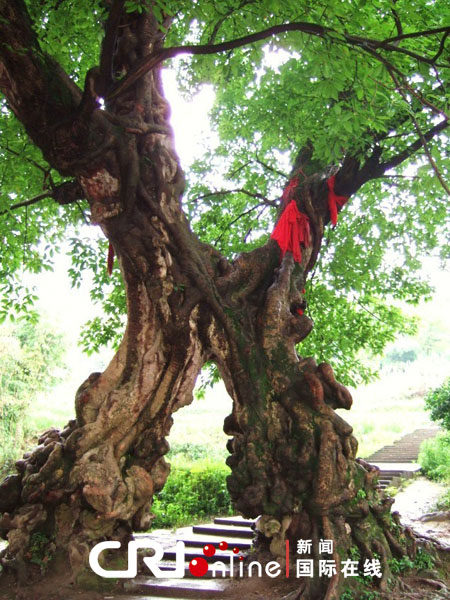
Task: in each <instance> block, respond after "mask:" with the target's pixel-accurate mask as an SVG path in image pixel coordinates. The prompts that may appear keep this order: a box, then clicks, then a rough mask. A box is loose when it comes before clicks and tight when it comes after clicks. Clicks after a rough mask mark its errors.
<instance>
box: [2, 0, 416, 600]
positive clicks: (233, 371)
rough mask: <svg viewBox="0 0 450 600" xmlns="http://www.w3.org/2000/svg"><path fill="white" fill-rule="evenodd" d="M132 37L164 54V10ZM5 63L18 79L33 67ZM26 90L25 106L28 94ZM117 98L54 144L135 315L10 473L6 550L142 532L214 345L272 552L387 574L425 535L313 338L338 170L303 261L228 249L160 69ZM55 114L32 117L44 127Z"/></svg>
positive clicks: (250, 502)
mask: <svg viewBox="0 0 450 600" xmlns="http://www.w3.org/2000/svg"><path fill="white" fill-rule="evenodd" d="M11 10H12V9H11ZM9 19H10V20H11V19H13V17H12V16H11V15H9ZM121 35H122V36H125V35H126V36H127V37H128V39H127V44H128V45H127V48H128V50H127V52H128V53H127V54H126V55H125V56H122V57H120V54H118V57H120V60H122V63H123V64H118V63H119V58H118V57H116V59H115V60H116V64H115V67H116V69H117V70H119V68H123V69H125V70H127V68H129V66H130V65H129V64H127V62H126V61H127V60H130V61H131V58H130V49H129V48H130V40H134V42H135V46H133V48H135V50H133V52H137V53H139V51H141V52H143V53H148V52H150V51H151V50H152V48H154V46H155V45H157V44H158V43H159V41H158V40H159V39H160V37H161V36H160V35H158V32H157V29H155V22H154V21H152V19H151V15H144V16H143V17H139V16H136V19H135V22H134V23H132V24H130V25H129V26H128V27H126V28H123V29H122V34H121ZM13 37H14V36H12V38H13ZM14 39H15V38H14ZM11 43H12V42H11ZM118 47H119V48H120V39H119V41H118ZM140 49H141V50H140ZM142 49H145V50H142ZM14 56H15V55H14ZM29 56H32V54H30V53H29V54H27V55H24V54H23V53H22V54H20V53H19V54H18V57H19V60H24V61H25V60H29ZM136 58H140V56H139V54H138V55H137V56H134V59H133V60H136ZM25 66H26V65H25ZM3 68H4V70H5V71H7V74H8V77H9V78H11V79H12V78H13V77H14V75H15V69H16V68H17V69H19V68H20V69H23V68H24V65H19V67H17V66H16V65H15V63H13V62H11V63H10V64H9V63H7V62H5V64H4V65H3ZM94 83H95V82H94ZM101 83H102V82H100V84H101ZM32 84H33V82H30V85H32ZM96 84H98V85H100V84H99V83H98V80H97V83H96ZM86 89H87V90H89V89H90V88H89V86H87V87H86ZM8 90H9V88H8V86H6V91H5V93H6V94H7V96H8V93H9V96H8V98H10V102H11V105H12V107H13V109H14V110H15V112H16V114H17V115H18V116H19V118H21V115H22V112H23V110H24V104H23V102H24V101H25V100H26V98H25V100H23V98H22V99H18V98H17V97H16V96H17V90H16V89H15V88H14V89H11V91H10V92H8ZM32 93H33V90H31V91H30V95H32ZM74 95H76V94H74ZM50 108H51V107H50ZM50 108H49V107H48V106H47V107H46V108H45V110H47V111H48V110H50ZM106 109H107V110H106V111H105V112H103V111H100V110H97V109H96V104H95V98H94V97H89V94H87V93H86V92H85V97H84V99H83V100H82V101H81V104H79V105H78V107H77V109H76V110H75V112H74V113H73V114H72V117H71V118H70V119H69V121H67V120H66V121H63V122H62V123H60V124H58V125H56V126H55V127H54V128H53V130H52V132H51V134H49V135H48V136H47V137H46V138H45V139H44V140H42V139H41V143H42V144H43V146H44V147H43V151H44V154H45V155H46V157H48V159H49V160H50V161H51V162H52V164H53V165H54V166H55V167H57V168H59V169H60V170H61V171H63V172H66V173H70V174H72V175H75V176H76V177H77V178H78V180H79V182H80V183H81V185H82V187H83V189H84V190H85V193H86V196H87V198H88V199H89V202H90V204H91V210H92V216H93V220H94V221H95V222H96V223H98V224H100V225H101V227H102V229H103V231H104V232H105V234H106V235H107V237H108V238H109V239H110V241H111V242H112V244H113V247H114V250H115V252H116V254H117V256H118V260H119V263H120V267H121V270H122V275H123V278H124V281H125V285H126V291H127V302H128V325H127V330H126V332H125V335H124V339H123V342H122V344H121V347H120V349H119V351H118V352H117V354H116V356H115V357H114V359H113V360H112V362H111V364H110V365H109V366H108V368H107V369H106V371H105V372H104V373H93V374H92V375H90V376H89V377H88V379H87V380H86V381H85V382H84V383H83V384H82V385H81V387H80V389H79V390H78V392H77V394H76V400H75V408H76V419H75V420H73V421H71V422H70V423H69V424H68V426H67V427H66V429H65V430H64V431H62V432H59V431H57V430H50V431H48V432H46V433H45V434H44V435H43V436H42V437H41V439H40V445H39V446H38V447H37V448H36V449H35V450H34V451H33V452H32V453H30V454H29V455H27V456H25V457H24V459H23V460H21V461H19V462H18V463H17V474H16V475H13V476H11V477H9V478H8V479H7V480H6V481H5V482H3V484H2V485H1V487H0V512H1V513H3V515H2V517H1V519H0V531H1V533H2V535H3V536H4V537H5V538H6V539H8V541H9V546H8V548H7V550H6V551H5V552H4V553H3V564H4V565H5V566H7V567H10V568H12V569H14V570H16V572H17V573H18V576H19V577H20V578H21V579H22V580H23V581H24V580H25V579H27V578H28V566H29V563H30V558H31V555H32V552H33V550H32V547H33V540H34V539H35V537H34V536H36V534H40V535H45V536H46V538H45V539H46V540H48V542H47V549H46V550H47V551H48V552H50V553H53V554H54V555H55V556H57V557H58V556H59V557H62V558H65V557H67V556H68V558H69V563H70V567H71V570H72V572H73V574H75V575H76V574H77V573H79V572H80V570H82V569H83V568H84V567H85V566H86V565H87V559H88V553H89V549H90V548H91V547H92V546H93V545H94V543H96V542H98V541H100V540H104V539H105V538H106V539H115V540H120V541H122V542H125V541H126V540H127V539H129V538H130V536H131V535H132V531H136V530H141V529H144V530H145V529H147V528H148V526H149V524H150V520H151V517H150V511H151V502H152V497H153V494H154V492H155V491H158V490H160V489H161V488H162V487H163V485H164V482H165V481H166V478H167V476H168V472H169V466H168V464H167V463H166V462H165V460H164V458H163V456H164V454H165V453H166V452H167V450H168V444H167V441H166V439H165V438H166V436H167V434H168V433H169V430H170V426H171V423H172V417H171V415H172V413H173V412H174V411H175V410H177V409H178V408H180V407H182V406H183V405H186V404H188V403H189V402H191V400H192V390H193V387H194V384H195V380H196V377H197V375H198V373H199V371H200V369H201V367H202V365H203V363H204V362H205V360H209V359H212V360H214V361H215V362H216V363H217V365H218V367H219V369H220V372H221V375H222V377H223V379H224V381H225V383H226V386H227V389H228V392H229V394H230V396H231V397H232V399H233V411H232V414H231V415H230V416H229V417H228V418H227V419H226V422H225V432H226V433H227V434H228V435H230V436H233V437H232V439H231V440H230V442H229V444H228V447H229V449H230V457H229V459H228V464H229V466H230V467H231V469H232V474H231V475H230V477H229V481H228V485H229V490H230V493H231V496H232V499H233V502H234V506H235V508H236V510H238V511H239V512H241V513H242V514H243V515H245V516H249V517H259V522H258V528H259V531H260V533H261V535H260V536H259V538H258V545H257V547H258V549H260V550H261V551H263V550H264V549H266V550H267V551H268V553H269V554H270V555H271V556H272V557H273V556H275V557H277V559H278V560H279V561H280V562H283V561H284V560H285V547H286V545H285V541H286V540H289V541H290V542H291V545H290V547H291V559H292V560H293V558H294V557H295V553H296V543H297V540H300V539H312V540H313V542H314V544H313V552H314V554H313V555H312V556H313V557H314V558H319V557H318V554H317V542H318V540H320V539H322V538H323V539H328V540H332V541H334V542H335V545H334V551H333V554H332V558H333V559H334V560H335V561H336V565H337V567H338V572H337V574H336V575H334V576H333V577H331V578H330V579H328V578H324V577H322V578H320V577H317V576H316V577H314V578H305V579H303V580H301V582H302V583H301V585H302V588H301V591H302V594H303V595H302V596H301V597H302V599H304V600H307V599H308V598H322V597H326V598H337V597H338V592H339V589H340V585H341V581H342V575H341V573H340V570H339V565H340V564H341V563H342V562H343V561H344V560H345V559H347V558H349V557H351V556H354V548H355V547H356V548H357V549H358V552H359V555H360V557H361V559H362V560H364V559H365V558H373V557H374V556H375V555H377V556H379V557H380V559H381V563H382V569H383V578H382V579H381V580H380V586H381V587H383V586H385V584H386V580H387V577H388V575H389V568H388V565H387V559H388V558H389V557H390V556H392V555H396V556H398V555H401V554H403V553H405V552H408V553H410V554H411V553H413V552H414V542H413V540H412V538H411V537H410V536H409V535H408V533H407V532H404V531H403V530H402V529H401V528H400V527H399V526H398V524H397V523H396V522H394V521H393V520H392V517H391V516H390V501H389V500H386V499H383V498H382V497H381V496H380V495H379V493H378V491H377V490H376V477H377V473H376V471H375V470H373V469H372V468H371V467H369V466H368V465H365V464H363V463H361V462H358V461H357V460H356V459H355V456H356V449H357V443H356V440H355V439H354V437H353V436H352V429H351V427H350V426H349V425H348V424H347V423H345V421H343V420H342V419H341V418H340V417H339V416H338V415H337V413H336V412H335V410H334V409H335V408H338V407H339V408H347V409H349V408H350V406H351V397H350V394H349V393H348V391H347V390H346V389H345V388H344V387H343V386H342V385H340V384H339V383H337V382H336V381H335V379H334V376H333V373H332V370H331V368H330V366H329V365H326V364H321V365H317V364H316V363H315V362H314V360H313V359H308V358H306V359H304V358H300V357H299V356H298V355H297V352H296V344H297V343H299V342H300V341H301V340H302V339H304V338H305V337H306V335H307V334H308V333H309V331H310V330H311V328H312V322H311V321H310V320H309V319H308V318H307V317H306V316H305V315H300V314H299V313H298V312H297V311H298V309H299V308H302V307H304V305H305V299H304V295H303V292H302V289H303V287H304V283H305V278H306V275H307V272H308V270H309V269H310V268H311V266H312V264H313V263H314V262H315V260H316V258H317V253H318V251H319V247H320V242H321V239H322V235H323V224H324V223H326V222H327V221H328V219H329V215H328V209H327V188H326V184H325V182H324V179H323V178H320V177H319V176H313V177H310V178H308V179H305V181H304V182H303V183H302V185H300V186H299V187H298V189H297V196H296V200H297V203H298V206H299V207H300V209H301V210H302V211H304V212H306V213H307V214H308V215H309V217H310V220H311V224H312V230H313V231H312V234H313V244H312V246H311V248H308V249H304V253H303V260H302V263H301V264H294V262H293V259H292V255H291V254H290V253H288V254H287V255H286V256H285V257H284V258H283V260H282V261H281V263H280V257H279V250H278V247H277V246H276V244H275V242H272V241H271V242H269V243H268V244H267V245H266V246H264V247H262V248H260V249H259V250H256V251H254V252H251V253H248V254H244V255H242V256H240V257H239V258H237V259H236V260H235V261H234V262H233V263H228V262H227V261H226V260H225V259H223V258H222V257H221V256H220V255H218V254H216V253H215V252H214V251H213V250H212V249H211V248H207V247H205V246H204V245H202V244H201V243H200V242H199V241H198V240H197V239H196V238H195V236H194V235H193V234H192V232H191V231H190V229H189V227H188V225H187V223H186V220H185V217H184V215H183V213H182V210H181V207H180V195H181V194H182V192H183V187H184V180H183V175H182V172H181V169H180V166H179V162H178V159H177V157H176V155H175V152H174V149H173V139H172V134H171V131H170V128H169V126H168V120H167V119H168V106H167V103H166V101H165V100H164V97H163V92H162V88H161V83H160V74H159V71H158V70H157V69H155V70H153V71H152V72H151V73H150V74H148V75H146V76H145V77H143V78H142V79H141V80H139V82H138V83H137V84H136V85H135V86H134V87H133V88H130V90H129V91H128V92H127V93H126V94H123V95H121V96H120V97H119V98H118V99H117V100H115V101H114V102H111V103H109V104H107V106H106ZM36 110H41V108H40V107H38V106H37V105H36ZM47 116H48V115H47ZM40 118H42V115H40V114H39V113H38V114H37V115H32V116H29V117H28V120H27V121H26V125H27V128H28V129H29V130H30V135H32V137H34V138H37V133H36V132H37V131H38V130H39V128H38V127H37V125H36V120H37V119H40ZM67 140H69V141H70V143H67ZM80 144H84V145H85V146H84V152H83V153H82V154H81V156H80V150H81V146H80ZM344 179H345V178H344V177H343V178H342V183H343V185H347V187H348V188H349V189H350V188H351V187H352V182H351V181H345V180H344ZM342 191H343V192H344V191H345V190H344V189H343V190H342ZM122 547H123V546H122ZM324 558H326V559H330V555H328V554H327V555H325V556H324Z"/></svg>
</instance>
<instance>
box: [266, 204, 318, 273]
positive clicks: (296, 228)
mask: <svg viewBox="0 0 450 600" xmlns="http://www.w3.org/2000/svg"><path fill="white" fill-rule="evenodd" d="M270 237H271V238H272V239H273V240H276V241H277V242H278V245H279V246H280V248H281V252H282V256H284V255H285V254H286V252H287V251H288V250H289V251H290V252H292V254H293V256H294V260H295V261H296V262H299V263H300V262H302V251H301V247H300V244H303V246H304V247H305V248H307V247H308V246H311V230H310V227H309V219H308V217H307V215H305V213H302V212H300V211H299V210H298V207H297V203H296V201H295V200H291V201H290V203H289V204H288V205H287V206H286V208H285V209H284V211H283V212H282V213H281V217H280V219H279V221H278V223H277V224H276V226H275V229H274V230H273V232H272V235H271V236H270Z"/></svg>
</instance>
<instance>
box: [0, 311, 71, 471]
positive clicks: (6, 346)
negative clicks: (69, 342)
mask: <svg viewBox="0 0 450 600" xmlns="http://www.w3.org/2000/svg"><path fill="white" fill-rule="evenodd" d="M63 356H64V345H63V338H62V336H61V334H59V333H56V332H54V331H53V330H52V329H51V328H50V327H49V326H48V325H46V324H45V323H43V322H38V323H36V324H30V323H25V322H19V323H17V324H15V325H3V326H2V328H1V330H0V472H1V473H5V472H6V471H7V470H8V469H9V467H10V464H11V463H12V462H13V461H14V460H15V459H17V458H18V457H19V455H20V454H21V453H22V451H23V444H24V441H25V439H26V437H27V435H28V433H29V432H28V428H27V422H26V413H27V408H28V407H29V406H30V404H31V402H32V401H33V399H34V398H35V397H36V395H37V394H38V393H39V392H42V391H44V390H46V389H49V387H51V386H52V385H54V384H55V383H56V382H57V381H58V380H59V377H60V375H61V367H63V366H64V361H63Z"/></svg>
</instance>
